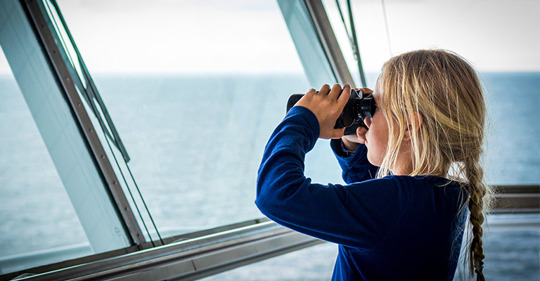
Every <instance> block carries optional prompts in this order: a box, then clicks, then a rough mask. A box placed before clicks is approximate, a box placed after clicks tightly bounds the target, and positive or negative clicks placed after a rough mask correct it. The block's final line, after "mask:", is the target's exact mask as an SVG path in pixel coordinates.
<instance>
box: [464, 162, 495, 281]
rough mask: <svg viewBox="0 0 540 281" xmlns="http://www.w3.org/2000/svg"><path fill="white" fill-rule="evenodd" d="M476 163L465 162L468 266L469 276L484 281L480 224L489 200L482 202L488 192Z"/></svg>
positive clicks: (479, 167) (481, 172)
mask: <svg viewBox="0 0 540 281" xmlns="http://www.w3.org/2000/svg"><path fill="white" fill-rule="evenodd" d="M478 162H479V161H478V158H477V157H471V158H469V159H467V160H466V161H465V174H466V177H467V180H468V184H467V191H468V193H469V202H468V203H469V204H468V207H469V220H470V223H471V228H472V239H471V243H470V250H469V266H470V274H471V276H473V274H474V273H476V280H477V281H485V278H484V273H483V269H484V262H483V260H484V257H485V255H484V248H483V245H482V244H483V243H482V235H483V229H482V223H483V222H484V214H483V210H484V205H485V204H487V203H489V202H488V201H489V200H484V197H485V196H486V195H487V194H488V193H489V191H488V188H487V187H486V186H485V185H484V183H483V182H482V178H483V173H484V171H483V169H482V167H481V166H480V165H479V163H478ZM486 199H488V198H486ZM484 201H485V202H484Z"/></svg>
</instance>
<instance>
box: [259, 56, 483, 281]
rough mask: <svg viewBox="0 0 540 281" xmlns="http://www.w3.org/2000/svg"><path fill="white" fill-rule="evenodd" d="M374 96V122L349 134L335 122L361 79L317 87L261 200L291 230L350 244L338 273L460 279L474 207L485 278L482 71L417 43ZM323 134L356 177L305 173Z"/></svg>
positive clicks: (293, 123)
mask: <svg viewBox="0 0 540 281" xmlns="http://www.w3.org/2000/svg"><path fill="white" fill-rule="evenodd" d="M361 90H362V92H364V93H370V92H371V91H370V90H369V89H367V88H364V89H361ZM340 93H341V94H340ZM373 96H374V97H375V101H376V104H377V110H376V112H375V114H374V115H373V117H372V118H366V119H365V120H364V123H365V124H366V126H367V127H368V128H369V129H368V130H366V129H364V128H362V127H359V128H358V129H357V131H356V136H343V134H344V129H334V124H335V122H336V120H337V118H338V117H339V115H340V113H341V111H342V110H343V108H344V106H345V104H346V103H347V101H348V100H349V97H350V86H349V85H345V86H344V88H343V89H342V88H341V87H340V86H339V85H334V87H332V89H330V87H329V86H328V85H324V86H323V87H322V88H321V89H320V90H319V91H318V92H316V91H315V90H314V89H311V90H310V91H309V92H308V93H307V94H306V95H305V96H304V97H303V98H302V99H301V100H300V101H299V102H298V103H297V104H296V105H295V107H293V108H292V109H291V110H290V111H289V113H288V114H287V116H286V117H285V119H284V120H283V122H282V123H281V124H280V125H279V126H278V127H277V128H276V129H275V131H274V133H273V134H272V136H271V138H270V140H269V141H268V144H267V146H266V150H265V152H264V156H263V160H262V163H261V166H260V168H259V177H258V185H257V200H256V204H257V206H258V207H259V209H260V210H261V212H262V213H263V214H265V215H266V216H268V217H269V218H270V219H272V220H274V221H276V222H278V223H280V224H282V225H284V226H287V227H289V228H292V229H294V230H297V231H299V232H302V233H305V234H308V235H311V236H314V237H317V238H320V239H323V240H326V241H330V242H334V243H338V244H339V254H338V257H337V260H336V264H335V268H334V273H333V277H332V280H452V279H453V276H454V273H455V270H456V266H457V261H458V257H459V252H460V247H461V241H462V236H463V232H464V228H465V222H466V219H467V213H469V223H470V225H471V227H472V238H471V241H470V247H469V249H468V251H469V255H468V256H469V259H470V266H471V274H474V273H476V276H477V280H484V276H483V273H482V269H483V259H484V253H483V248H482V222H483V221H484V216H483V214H482V206H483V205H484V204H485V202H484V201H485V200H484V196H486V194H487V193H488V189H487V187H486V186H485V185H484V184H483V183H482V177H483V170H482V167H481V166H480V164H479V160H480V154H481V153H482V141H483V137H484V118H485V105H484V98H483V96H482V89H481V86H480V83H479V80H478V77H477V75H476V73H475V71H474V70H473V68H472V67H471V66H470V65H469V64H468V63H467V62H465V61H464V60H463V59H462V58H460V57H459V56H457V55H456V54H453V53H450V52H447V51H441V50H420V51H414V52H410V53H406V54H402V55H400V56H397V57H394V58H392V59H390V60H389V61H388V62H387V63H386V64H385V65H384V66H383V69H382V74H381V75H380V77H379V79H378V81H377V85H376V87H375V91H374V92H373ZM317 138H332V139H333V140H332V141H331V147H332V149H333V151H334V153H335V154H336V157H337V159H338V161H339V164H340V165H341V167H342V169H343V179H344V180H345V182H346V183H347V185H345V186H343V185H338V184H328V185H322V184H316V183H312V182H311V180H310V179H309V178H306V177H305V176H304V157H305V154H306V153H307V152H308V151H310V150H311V149H312V148H313V146H314V145H315V142H316V141H317ZM340 138H341V139H340ZM377 170H378V171H377ZM375 175H376V178H373V177H375ZM467 211H468V212H467ZM473 272H474V273H473Z"/></svg>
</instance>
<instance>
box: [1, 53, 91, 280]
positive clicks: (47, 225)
mask: <svg viewBox="0 0 540 281" xmlns="http://www.w3.org/2000/svg"><path fill="white" fill-rule="evenodd" d="M0 60H2V62H3V64H2V65H4V66H7V63H6V62H5V58H4V54H3V52H1V53H0ZM0 100H1V101H2V102H0V132H2V133H0V156H1V157H0V194H1V195H2V196H0V222H1V223H0V274H1V273H7V272H13V271H17V270H22V269H24V268H28V267H34V266H38V265H43V264H47V263H53V262H58V261H61V260H66V259H71V258H75V257H80V256H84V255H88V254H91V253H92V249H91V247H90V245H89V243H88V239H87V238H86V236H85V233H84V231H83V229H82V227H81V223H80V222H79V219H78V218H77V215H76V213H75V211H74V209H73V206H72V205H71V201H70V199H69V198H68V196H67V194H66V191H65V189H64V186H63V184H62V182H61V180H60V178H59V176H58V173H57V171H56V168H55V166H54V164H53V162H52V160H51V157H50V156H49V152H48V150H47V148H46V147H45V144H44V142H43V140H42V138H41V135H40V133H39V131H38V129H37V127H36V124H35V123H34V120H33V117H32V115H31V113H30V111H29V109H28V107H27V105H26V103H25V100H24V98H23V95H22V93H21V92H20V91H19V88H18V86H17V83H16V82H15V79H14V77H13V75H12V74H11V73H9V72H2V73H0Z"/></svg>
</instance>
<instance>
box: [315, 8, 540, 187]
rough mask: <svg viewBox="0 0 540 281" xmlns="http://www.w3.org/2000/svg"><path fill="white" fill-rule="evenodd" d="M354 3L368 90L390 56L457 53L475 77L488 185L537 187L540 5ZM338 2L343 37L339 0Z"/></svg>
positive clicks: (336, 25) (336, 18) (337, 24)
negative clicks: (484, 114) (481, 98)
mask: <svg viewBox="0 0 540 281" xmlns="http://www.w3.org/2000/svg"><path fill="white" fill-rule="evenodd" d="M353 2H354V3H353V6H352V8H353V15H354V17H355V26H356V31H357V36H358V41H359V45H360V46H359V48H360V52H361V56H362V62H363V65H364V69H365V71H366V72H367V78H368V79H367V80H368V86H370V87H374V85H375V80H376V78H377V76H378V74H379V72H380V68H381V67H382V65H383V63H384V62H385V61H386V60H388V59H389V58H390V57H391V56H393V55H397V54H400V53H403V52H406V51H411V50H415V49H425V48H440V49H448V50H452V51H455V52H457V53H458V54H460V55H462V56H463V57H465V58H466V59H467V60H469V61H470V62H471V63H472V64H473V66H475V68H476V69H477V70H478V71H479V74H480V78H481V80H482V82H483V84H484V88H485V94H486V100H487V105H488V114H489V123H488V127H487V133H488V138H487V149H486V157H485V163H486V166H485V168H486V173H485V174H486V180H487V182H488V183H489V184H494V185H501V184H508V185H512V184H538V183H540V173H538V171H539V170H540V142H538V139H539V138H540V126H536V125H534V124H533V123H531V122H532V121H531V120H539V119H540V111H538V106H540V95H539V91H538V89H540V53H538V51H537V50H538V49H540V37H539V36H537V35H536V34H540V22H539V21H538V19H539V18H540V2H538V1H526V0H520V1H495V2H493V1H485V0H483V1H475V2H474V3H472V2H470V1H449V0H443V1H427V2H426V1H420V2H415V1H405V2H404V1H353ZM323 3H324V5H325V8H326V10H327V12H328V16H329V19H330V22H331V24H332V27H333V29H334V31H335V33H336V37H337V38H338V41H339V44H340V46H341V49H342V50H343V53H344V55H345V58H346V60H347V64H348V66H349V69H350V70H351V73H352V74H353V77H355V78H358V76H359V75H358V68H357V66H356V61H355V60H354V58H353V56H352V51H351V47H350V44H349V39H348V37H347V33H346V31H345V28H344V24H343V22H342V20H341V17H340V14H339V12H338V9H337V5H336V1H333V0H324V1H323ZM339 3H340V6H341V9H342V12H343V15H344V17H345V22H346V23H347V29H348V31H349V32H350V30H351V29H350V27H349V26H348V23H349V20H348V13H347V5H346V1H339ZM503 19H512V20H503ZM518 30H521V31H523V32H516V31H518ZM501 38H504V40H501ZM355 82H356V83H357V84H358V79H356V80H355Z"/></svg>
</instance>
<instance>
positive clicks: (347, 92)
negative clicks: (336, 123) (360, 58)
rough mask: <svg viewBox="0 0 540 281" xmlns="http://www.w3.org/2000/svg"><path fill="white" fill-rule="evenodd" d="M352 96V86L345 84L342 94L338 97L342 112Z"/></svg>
mask: <svg viewBox="0 0 540 281" xmlns="http://www.w3.org/2000/svg"><path fill="white" fill-rule="evenodd" d="M350 98H351V86H350V85H349V84H345V86H343V91H342V92H341V95H340V96H339V98H338V104H339V106H340V112H341V111H343V108H344V107H345V105H347V102H349V99H350Z"/></svg>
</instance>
